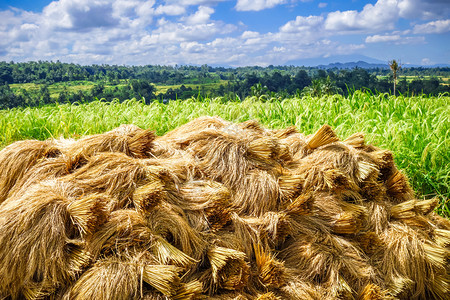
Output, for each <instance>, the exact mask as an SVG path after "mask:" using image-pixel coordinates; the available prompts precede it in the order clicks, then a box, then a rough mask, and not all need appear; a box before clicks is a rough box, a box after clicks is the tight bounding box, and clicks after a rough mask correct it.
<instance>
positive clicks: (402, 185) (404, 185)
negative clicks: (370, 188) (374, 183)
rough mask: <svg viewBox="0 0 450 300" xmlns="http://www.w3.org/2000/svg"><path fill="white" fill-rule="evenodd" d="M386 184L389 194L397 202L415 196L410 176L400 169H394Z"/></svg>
mask: <svg viewBox="0 0 450 300" xmlns="http://www.w3.org/2000/svg"><path fill="white" fill-rule="evenodd" d="M385 184H386V192H387V194H388V195H389V196H391V197H392V198H393V199H394V201H396V202H399V201H408V200H411V199H412V198H413V197H414V191H413V190H412V188H411V186H410V185H409V182H408V178H407V177H406V175H404V174H403V173H402V172H401V171H399V170H396V171H394V172H393V174H392V175H391V176H389V178H388V179H387V180H386V183H385Z"/></svg>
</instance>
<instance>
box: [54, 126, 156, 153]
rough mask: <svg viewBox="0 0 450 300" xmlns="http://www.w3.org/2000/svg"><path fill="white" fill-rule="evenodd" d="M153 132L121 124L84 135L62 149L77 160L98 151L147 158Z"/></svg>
mask: <svg viewBox="0 0 450 300" xmlns="http://www.w3.org/2000/svg"><path fill="white" fill-rule="evenodd" d="M154 139H155V134H154V133H153V132H151V131H148V130H144V129H141V128H139V127H137V126H135V125H121V126H119V127H118V128H115V129H113V130H111V131H108V132H106V133H103V134H95V135H91V136H87V137H84V138H82V139H79V140H77V141H73V142H71V143H66V145H65V147H63V151H64V152H65V153H67V154H70V155H71V156H72V157H74V158H77V159H79V160H83V159H88V158H89V157H91V156H93V155H95V154H97V153H100V152H120V153H124V154H126V155H128V156H131V157H134V158H147V157H149V152H150V150H151V148H152V142H153V140H154Z"/></svg>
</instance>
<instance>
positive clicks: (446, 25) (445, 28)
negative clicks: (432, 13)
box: [413, 19, 450, 34]
mask: <svg viewBox="0 0 450 300" xmlns="http://www.w3.org/2000/svg"><path fill="white" fill-rule="evenodd" d="M449 31H450V19H447V20H438V21H432V22H429V23H426V24H421V25H415V26H414V29H413V32H414V33H416V34H432V33H446V32H449Z"/></svg>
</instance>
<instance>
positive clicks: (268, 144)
mask: <svg viewBox="0 0 450 300" xmlns="http://www.w3.org/2000/svg"><path fill="white" fill-rule="evenodd" d="M283 150H284V151H286V149H285V148H283ZM280 154H281V155H282V156H283V157H284V158H286V157H285V156H286V155H287V154H286V153H285V152H283V153H280V145H279V144H278V142H277V141H276V139H274V138H272V137H262V138H257V139H254V140H252V141H250V142H249V144H248V149H247V153H246V157H247V159H248V160H249V161H250V163H251V165H252V166H254V167H258V168H260V169H264V170H270V169H272V168H274V167H275V166H277V165H278V162H277V160H279V159H280Z"/></svg>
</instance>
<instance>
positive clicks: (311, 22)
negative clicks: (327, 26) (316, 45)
mask: <svg viewBox="0 0 450 300" xmlns="http://www.w3.org/2000/svg"><path fill="white" fill-rule="evenodd" d="M323 20H324V19H323V17H321V16H309V17H302V16H297V18H296V19H295V20H294V21H289V22H287V23H286V24H285V25H283V26H282V27H281V28H280V31H281V32H291V33H292V32H308V31H314V29H316V30H318V29H319V28H320V27H322V24H323Z"/></svg>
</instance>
